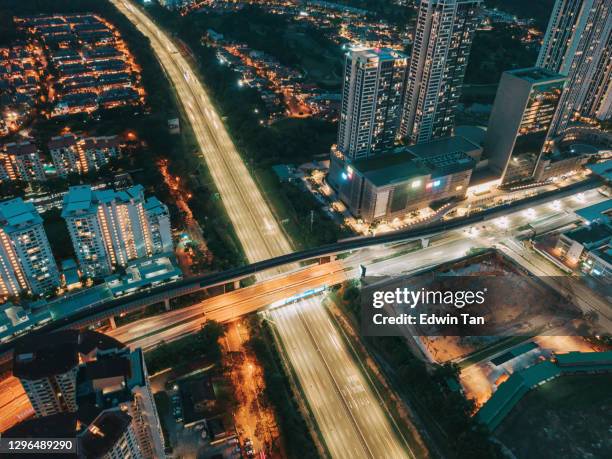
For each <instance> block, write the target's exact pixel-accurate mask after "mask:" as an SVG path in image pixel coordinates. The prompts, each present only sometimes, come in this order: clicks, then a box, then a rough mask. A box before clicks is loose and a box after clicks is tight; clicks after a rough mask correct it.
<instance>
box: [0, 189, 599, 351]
mask: <svg viewBox="0 0 612 459" xmlns="http://www.w3.org/2000/svg"><path fill="white" fill-rule="evenodd" d="M598 185H599V182H598V180H597V179H592V178H591V179H587V180H584V181H582V182H578V183H575V184H573V185H570V186H568V187H566V188H564V189H562V190H554V191H549V192H545V193H542V194H540V195H537V196H532V197H529V198H526V199H523V200H520V201H516V202H513V203H510V204H504V205H501V206H498V207H495V208H492V209H488V210H485V211H482V212H479V213H477V214H473V215H470V216H467V217H462V218H456V219H453V220H450V221H446V222H437V223H434V224H431V225H428V226H426V227H421V228H412V229H407V230H403V231H397V232H393V233H387V234H382V235H379V236H364V237H355V238H350V239H345V240H341V241H338V242H336V243H333V244H328V245H324V246H321V247H316V248H313V249H307V250H302V251H299V252H293V253H289V254H286V255H282V256H279V257H275V258H271V259H268V260H264V261H259V262H256V263H251V264H248V265H244V266H239V267H236V268H232V269H229V270H226V271H223V272H219V273H214V274H207V275H202V276H195V277H190V278H188V279H183V280H181V281H178V282H173V283H170V284H166V285H162V286H159V287H156V288H152V289H150V290H146V291H142V292H138V293H135V294H132V295H129V296H125V297H121V298H117V299H114V300H111V301H108V302H106V303H102V304H99V305H96V306H92V307H89V308H84V309H81V310H79V311H77V312H75V313H73V314H70V315H68V316H66V317H63V318H60V319H58V320H55V321H53V322H50V323H48V324H46V325H45V326H43V327H41V328H39V329H36V330H32V331H31V332H29V334H30V335H31V334H42V333H47V332H50V331H54V330H59V329H64V328H82V327H86V326H89V325H92V324H96V323H99V322H101V321H103V320H107V319H109V318H110V317H114V316H117V315H120V314H122V313H130V312H134V311H137V310H140V309H143V308H145V307H147V306H150V305H153V304H157V303H163V302H167V301H170V300H172V299H175V298H179V297H181V296H184V295H188V294H191V293H195V292H198V291H202V290H206V289H210V288H212V287H218V286H225V285H228V284H229V285H232V286H233V285H234V283H235V282H237V281H240V280H242V279H245V278H248V277H250V276H252V275H254V274H257V273H260V272H262V271H266V270H270V269H273V268H278V267H282V266H285V265H290V264H295V263H308V262H311V261H312V260H318V262H319V263H320V264H322V263H327V262H330V261H332V260H333V259H334V258H335V256H336V255H337V254H339V253H343V252H347V251H351V250H355V249H360V248H365V247H370V246H376V245H382V244H390V243H395V242H403V241H409V240H417V239H423V238H429V237H431V236H433V235H435V234H439V233H443V232H445V231H449V230H453V229H457V228H460V227H464V226H471V225H474V224H477V223H480V222H483V221H486V220H491V219H495V218H498V217H500V216H503V215H505V214H507V213H509V212H517V211H520V210H523V209H528V208H529V207H532V206H535V205H538V204H542V203H546V202H548V201H550V200H553V199H560V198H563V197H566V196H571V195H574V194H578V193H580V192H583V191H586V190H589V189H592V188H595V187H597V186H598ZM302 269H306V268H302ZM298 272H299V271H298ZM286 275H287V276H290V275H291V273H288V274H286ZM277 279H278V278H277ZM19 339H20V337H18V338H16V339H14V340H12V341H10V342H8V343H5V344H3V345H1V346H0V363H2V362H5V361H6V359H7V358H10V355H11V354H12V352H11V351H12V348H13V346H14V343H15V342H17V341H18V340H19Z"/></svg>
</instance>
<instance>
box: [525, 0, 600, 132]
mask: <svg viewBox="0 0 612 459" xmlns="http://www.w3.org/2000/svg"><path fill="white" fill-rule="evenodd" d="M536 65H537V66H538V67H543V68H545V69H548V70H550V71H552V72H555V73H559V74H561V75H564V76H567V84H566V89H565V91H564V92H563V96H562V98H561V101H560V103H559V109H558V110H557V113H556V115H555V119H554V121H553V128H552V130H551V135H559V134H561V133H563V131H564V130H565V129H566V128H567V127H568V126H569V125H570V123H571V122H572V121H573V120H575V119H576V118H579V117H585V118H590V119H594V118H597V119H600V120H606V119H609V118H610V117H612V3H611V2H610V1H609V0H557V1H556V2H555V6H554V8H553V13H552V15H551V18H550V21H549V23H548V29H547V30H546V35H545V37H544V42H543V44H542V48H541V49H540V54H539V56H538V61H537V64H536Z"/></svg>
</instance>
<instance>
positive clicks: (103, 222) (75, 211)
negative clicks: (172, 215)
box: [62, 185, 172, 277]
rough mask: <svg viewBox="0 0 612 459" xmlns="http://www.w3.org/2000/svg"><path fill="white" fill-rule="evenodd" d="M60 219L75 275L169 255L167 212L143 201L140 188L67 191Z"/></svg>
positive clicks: (98, 272) (93, 274)
mask: <svg viewBox="0 0 612 459" xmlns="http://www.w3.org/2000/svg"><path fill="white" fill-rule="evenodd" d="M147 206H148V207H149V210H147ZM62 216H63V217H64V219H65V220H66V223H67V225H68V231H69V232H70V237H71V239H72V243H73V245H74V250H75V252H76V255H77V258H78V260H79V264H80V266H81V269H82V271H83V272H84V273H85V274H86V275H87V276H90V277H97V276H104V275H107V274H109V273H110V272H111V271H112V270H113V269H114V267H115V266H125V265H127V263H128V262H129V261H130V260H134V259H137V258H143V257H147V256H150V255H153V254H155V253H161V252H163V251H171V250H172V243H171V241H172V235H171V233H170V221H169V217H168V210H167V208H166V206H165V205H163V204H162V203H161V202H159V201H157V200H155V201H154V202H148V201H145V199H144V190H143V188H142V186H140V185H136V186H133V187H131V188H128V189H126V190H122V191H114V190H99V191H94V190H92V189H91V187H90V186H75V187H71V188H70V190H69V191H68V193H67V194H66V196H65V197H64V206H63V210H62ZM168 249H169V250H168Z"/></svg>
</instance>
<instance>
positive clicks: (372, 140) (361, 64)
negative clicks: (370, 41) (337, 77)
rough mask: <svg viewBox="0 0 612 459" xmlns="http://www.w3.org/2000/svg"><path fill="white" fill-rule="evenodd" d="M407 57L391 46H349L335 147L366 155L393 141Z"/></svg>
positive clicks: (349, 154)
mask: <svg viewBox="0 0 612 459" xmlns="http://www.w3.org/2000/svg"><path fill="white" fill-rule="evenodd" d="M406 64H407V58H406V56H405V55H404V54H402V53H399V52H397V51H393V50H391V49H365V48H355V49H351V50H350V51H349V52H348V53H347V54H346V64H345V67H344V83H343V86H342V107H341V111H340V125H339V128H338V150H339V151H340V152H341V153H342V154H343V155H345V156H346V157H348V158H350V159H358V158H365V157H369V156H372V155H375V154H377V153H380V152H382V151H384V150H386V149H389V148H390V147H392V146H393V144H394V143H395V139H396V137H397V132H398V128H399V122H400V115H401V102H402V88H403V84H404V78H405V72H406Z"/></svg>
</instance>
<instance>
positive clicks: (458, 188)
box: [455, 185, 463, 191]
mask: <svg viewBox="0 0 612 459" xmlns="http://www.w3.org/2000/svg"><path fill="white" fill-rule="evenodd" d="M455 190H457V191H460V190H463V186H461V185H457V188H455Z"/></svg>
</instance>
